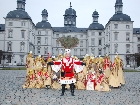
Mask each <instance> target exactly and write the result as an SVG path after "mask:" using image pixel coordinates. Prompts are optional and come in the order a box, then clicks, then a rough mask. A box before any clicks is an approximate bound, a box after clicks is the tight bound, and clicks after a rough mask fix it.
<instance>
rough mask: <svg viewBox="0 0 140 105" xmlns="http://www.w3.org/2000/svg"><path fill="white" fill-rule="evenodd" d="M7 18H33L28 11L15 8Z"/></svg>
mask: <svg viewBox="0 0 140 105" xmlns="http://www.w3.org/2000/svg"><path fill="white" fill-rule="evenodd" d="M6 18H21V19H31V17H30V16H29V15H28V13H27V12H26V11H23V10H14V11H10V12H9V13H8V14H7V16H6Z"/></svg>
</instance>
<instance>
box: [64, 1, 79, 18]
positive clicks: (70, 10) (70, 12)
mask: <svg viewBox="0 0 140 105" xmlns="http://www.w3.org/2000/svg"><path fill="white" fill-rule="evenodd" d="M66 15H76V11H75V10H74V9H72V6H71V2H70V8H68V9H66V10H65V15H64V16H66Z"/></svg>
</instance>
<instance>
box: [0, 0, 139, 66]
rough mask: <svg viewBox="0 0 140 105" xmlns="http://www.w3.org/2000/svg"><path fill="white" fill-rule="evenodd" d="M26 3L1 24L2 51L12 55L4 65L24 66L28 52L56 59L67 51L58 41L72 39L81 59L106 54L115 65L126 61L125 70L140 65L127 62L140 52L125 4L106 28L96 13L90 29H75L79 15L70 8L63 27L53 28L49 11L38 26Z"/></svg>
mask: <svg viewBox="0 0 140 105" xmlns="http://www.w3.org/2000/svg"><path fill="white" fill-rule="evenodd" d="M25 1H26V0H17V8H16V10H13V11H10V12H9V13H8V14H7V16H6V17H5V18H4V19H5V24H0V50H1V51H5V52H11V53H12V56H11V59H10V60H9V61H8V60H3V59H2V57H1V62H0V63H1V64H5V63H10V64H11V65H12V64H13V63H16V64H25V62H26V55H27V53H28V52H29V51H32V52H33V54H34V55H35V56H38V55H44V57H47V53H48V52H49V53H50V54H51V55H55V56H57V55H58V54H59V53H62V52H64V48H63V47H62V46H61V45H60V43H57V42H56V39H57V38H59V37H62V36H68V35H70V36H71V37H77V38H78V39H79V41H80V43H79V45H78V46H76V47H75V48H74V49H72V55H75V56H77V57H78V58H82V57H83V56H84V55H85V54H91V53H92V54H94V55H95V56H98V55H101V56H104V55H105V54H106V53H107V54H109V55H110V58H111V60H112V61H113V60H114V57H115V55H116V53H118V54H119V55H120V56H121V58H122V59H123V61H124V66H127V65H130V66H134V65H137V63H136V62H134V61H133V59H128V60H127V59H126V55H127V54H135V53H139V52H140V28H133V22H134V21H132V20H131V18H130V16H128V15H126V14H123V11H122V10H123V3H122V0H116V3H115V14H114V15H113V16H112V17H111V18H110V19H109V21H108V22H107V24H106V25H105V26H103V25H102V24H100V23H99V22H98V18H99V14H98V12H97V11H96V10H95V11H94V12H93V14H92V13H91V14H92V17H93V22H92V23H91V24H90V25H89V27H88V28H77V27H76V17H77V16H76V11H75V10H74V9H72V6H71V4H70V8H68V9H66V10H65V14H64V15H63V16H64V27H53V26H51V24H50V23H49V21H48V19H47V18H48V12H47V10H46V9H44V10H43V11H42V14H41V15H42V21H41V22H38V23H37V24H36V25H35V24H34V23H33V21H32V19H31V17H30V16H29V15H28V13H27V12H26V11H25ZM7 54H8V53H7ZM5 55H6V53H5ZM134 63H135V64H134Z"/></svg>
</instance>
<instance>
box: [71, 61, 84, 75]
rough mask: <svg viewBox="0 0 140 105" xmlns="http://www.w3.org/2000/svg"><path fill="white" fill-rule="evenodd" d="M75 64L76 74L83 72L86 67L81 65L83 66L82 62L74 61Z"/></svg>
mask: <svg viewBox="0 0 140 105" xmlns="http://www.w3.org/2000/svg"><path fill="white" fill-rule="evenodd" d="M73 63H74V69H75V71H76V73H79V72H81V71H83V69H84V65H83V66H82V65H81V64H82V62H81V61H79V60H73Z"/></svg>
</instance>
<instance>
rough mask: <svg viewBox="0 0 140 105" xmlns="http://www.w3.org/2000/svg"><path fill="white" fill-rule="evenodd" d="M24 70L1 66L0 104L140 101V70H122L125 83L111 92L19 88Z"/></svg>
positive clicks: (128, 104) (123, 104) (120, 104)
mask: <svg viewBox="0 0 140 105" xmlns="http://www.w3.org/2000/svg"><path fill="white" fill-rule="evenodd" d="M25 76H26V71H25V70H0V105H64V104H65V105H140V72H125V73H124V76H125V80H126V84H125V85H124V86H122V87H120V88H118V89H113V88H111V92H98V91H87V90H75V96H74V97H73V96H71V94H70V91H69V90H66V92H65V95H64V96H60V94H61V90H52V89H48V90H47V89H22V87H21V86H22V85H23V84H24V81H25Z"/></svg>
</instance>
